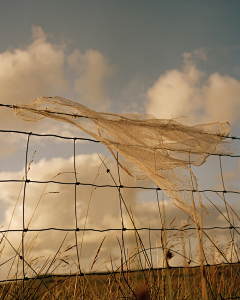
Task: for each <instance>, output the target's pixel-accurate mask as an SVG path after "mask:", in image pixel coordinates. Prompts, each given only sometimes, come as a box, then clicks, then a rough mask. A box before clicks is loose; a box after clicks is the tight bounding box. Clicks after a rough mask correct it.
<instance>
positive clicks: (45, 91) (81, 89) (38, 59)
mask: <svg viewBox="0 0 240 300" xmlns="http://www.w3.org/2000/svg"><path fill="white" fill-rule="evenodd" d="M32 39H33V40H32V43H30V44H29V45H28V46H27V47H25V48H16V49H13V50H6V51H4V52H2V53H0V90H1V95H0V103H3V104H10V105H11V104H26V103H28V102H29V101H31V100H33V99H35V98H36V97H38V96H56V95H60V96H64V97H66V98H69V99H72V98H73V96H74V97H75V96H76V94H77V97H76V99H74V100H75V101H77V100H79V102H81V103H84V104H85V105H93V104H94V109H96V110H98V109H102V108H106V107H107V106H108V105H110V99H109V97H108V95H107V94H108V91H107V80H108V78H109V75H110V74H112V71H113V68H112V67H111V66H110V63H109V62H108V59H107V58H106V57H105V56H103V55H102V54H101V53H100V52H98V51H95V50H91V49H89V50H87V51H86V52H85V53H84V54H81V53H80V52H79V50H77V49H76V50H74V51H73V53H72V54H70V55H68V53H67V52H66V45H64V44H54V43H52V42H51V41H49V40H48V38H47V35H46V33H44V31H43V30H42V28H41V27H39V26H32ZM66 62H68V63H69V67H68V68H66ZM69 71H70V72H69ZM71 84H73V85H75V91H76V93H75V94H74V93H73V91H72V90H71ZM0 125H1V129H8V130H11V129H13V130H23V131H33V132H39V133H49V131H51V132H50V133H57V134H59V133H61V134H62V135H64V134H67V135H71V136H77V135H78V136H80V135H81V133H80V132H79V130H76V129H74V128H73V126H71V125H69V124H61V123H56V122H55V125H53V122H51V121H49V120H45V121H44V122H39V123H34V124H33V123H32V124H31V125H30V124H29V123H27V122H23V121H19V120H18V119H16V118H15V117H14V115H13V112H12V111H11V109H9V108H4V107H1V109H0ZM53 131H54V132H53ZM0 139H1V145H2V146H1V150H0V151H1V153H0V156H1V157H4V156H6V155H8V154H11V153H13V152H15V151H17V149H21V148H22V146H21V143H20V142H21V141H22V140H24V144H23V147H25V138H24V137H23V138H22V139H20V140H19V139H15V138H14V137H13V136H10V135H9V137H8V139H4V138H3V137H2V136H0Z"/></svg>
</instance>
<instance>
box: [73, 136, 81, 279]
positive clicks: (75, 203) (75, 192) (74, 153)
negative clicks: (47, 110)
mask: <svg viewBox="0 0 240 300" xmlns="http://www.w3.org/2000/svg"><path fill="white" fill-rule="evenodd" d="M73 166H74V175H75V185H74V208H75V226H76V230H75V243H76V252H77V262H78V266H77V269H78V274H79V275H80V274H81V267H80V257H79V251H78V237H77V233H78V232H79V228H78V220H77V185H79V182H78V180H77V171H76V139H73Z"/></svg>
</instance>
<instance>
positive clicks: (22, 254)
mask: <svg viewBox="0 0 240 300" xmlns="http://www.w3.org/2000/svg"><path fill="white" fill-rule="evenodd" d="M0 133H5V134H6V133H9V134H10V133H13V134H16V135H26V136H27V144H26V153H25V163H24V167H25V176H24V178H23V179H8V178H6V179H1V180H0V183H4V182H16V183H17V182H18V183H22V184H23V194H22V228H13V229H12V228H11V229H4V230H0V233H1V234H2V240H4V239H5V243H8V244H9V245H11V240H10V238H9V237H8V233H11V232H19V233H21V235H22V237H21V248H18V249H15V248H14V247H13V250H14V251H15V254H14V255H13V256H12V257H10V258H8V259H7V260H6V261H2V262H1V264H0V266H1V267H2V266H4V264H7V263H8V262H9V261H13V260H15V259H16V258H17V259H18V260H20V261H21V262H22V265H21V269H22V277H19V278H16V277H15V278H9V277H8V275H7V274H6V278H5V279H3V280H1V281H0V282H7V281H18V280H23V282H24V281H26V280H28V279H29V278H28V277H27V274H26V273H27V272H26V268H27V269H30V270H31V271H32V274H34V275H35V276H38V275H39V274H40V272H39V271H38V270H34V267H33V266H32V264H31V262H30V261H29V257H27V255H26V237H27V234H28V233H29V232H36V233H37V232H43V231H55V232H73V233H74V239H75V245H74V246H73V248H75V250H76V253H75V257H76V261H77V264H76V266H75V267H76V270H75V272H73V273H72V274H58V276H68V277H69V276H76V274H78V275H80V276H81V275H83V273H84V271H83V269H82V266H81V257H80V252H81V250H82V249H80V247H79V245H80V241H81V236H79V234H83V232H84V233H85V235H87V234H89V233H95V234H97V233H105V232H119V233H120V235H121V240H119V243H120V244H119V249H120V251H121V264H120V266H119V267H117V268H115V269H114V270H111V271H109V273H111V272H112V273H113V272H124V266H125V265H126V263H127V261H128V259H127V254H126V251H127V250H126V244H125V243H126V235H127V233H129V232H133V233H135V235H136V236H137V237H138V240H139V243H140V245H139V248H140V249H141V251H142V252H144V251H151V250H153V249H155V248H159V249H163V248H165V249H163V250H167V251H171V253H174V252H176V254H178V255H180V256H183V255H182V254H181V253H179V252H178V251H175V250H174V249H172V248H171V247H167V246H166V245H165V247H158V246H156V247H155V246H153V245H151V244H150V246H149V247H148V249H147V248H146V247H144V245H143V241H142V239H141V232H142V231H147V232H149V233H150V232H156V233H159V234H161V232H163V231H164V232H173V233H174V232H179V231H181V232H185V231H186V232H190V231H191V230H196V227H195V226H187V227H186V228H184V227H182V228H181V229H179V228H175V227H171V228H167V227H166V226H164V224H163V223H162V224H161V226H159V228H151V227H150V226H148V227H145V226H144V227H136V226H135V223H134V216H133V215H132V214H131V211H129V206H128V205H127V204H126V203H125V201H124V198H123V196H122V192H123V191H124V190H131V189H137V190H141V191H154V192H156V195H157V201H159V199H158V194H159V193H160V192H161V188H160V187H158V186H156V187H153V186H150V187H149V186H140V185H138V186H131V185H125V184H124V185H123V184H122V180H121V172H120V171H119V163H118V155H117V154H116V159H117V164H116V170H117V171H116V170H115V171H116V174H117V179H116V178H114V176H113V173H112V170H111V169H109V168H108V166H107V164H106V163H105V161H104V160H102V164H103V166H104V167H105V171H106V173H107V174H108V175H109V176H110V177H111V178H112V182H113V184H97V183H96V182H82V181H80V180H79V178H78V173H79V172H80V171H78V170H77V167H76V142H77V141H84V142H87V143H99V141H98V140H94V139H90V138H89V139H88V138H76V137H67V136H60V135H54V134H38V133H33V132H25V131H13V130H0ZM33 136H35V137H37V138H39V139H44V138H45V137H51V138H54V139H65V140H68V141H69V143H72V144H73V145H72V146H73V174H74V180H72V181H67V182H64V181H60V180H55V179H52V180H47V181H46V180H45V181H43V180H32V179H31V178H30V177H28V171H29V169H28V168H29V163H30V161H31V159H30V158H29V146H30V143H31V138H32V137H33ZM227 139H232V140H238V141H239V140H240V138H239V137H233V136H232V137H227ZM210 155H211V156H218V157H219V176H220V178H221V182H222V188H221V189H217V190H216V189H201V188H199V190H196V189H195V188H194V185H193V187H192V188H191V189H188V192H190V193H192V194H193V195H194V194H196V193H198V192H199V193H200V194H204V193H206V192H209V193H214V194H217V195H218V196H219V195H221V198H222V199H223V200H224V201H225V195H226V194H233V195H234V194H235V195H239V194H240V192H239V191H237V190H234V189H232V190H231V189H226V188H225V184H224V172H223V168H222V160H224V159H225V157H230V158H231V159H237V158H239V157H240V155H233V154H216V153H214V154H210ZM49 167H50V168H51V166H49ZM50 183H51V184H56V185H63V186H66V185H67V186H73V187H74V193H73V199H72V200H71V202H70V203H69V205H71V206H74V211H73V216H72V217H73V218H74V223H75V226H74V227H72V228H60V227H51V228H44V227H43V228H34V229H33V228H31V226H28V225H27V221H26V211H27V203H26V195H27V193H28V187H29V185H31V184H36V185H46V184H50ZM81 186H89V187H92V188H98V189H101V188H105V189H106V188H107V189H115V190H116V191H117V193H118V195H119V210H120V220H119V224H120V226H119V227H117V228H102V229H100V228H88V227H84V226H79V220H78V217H77V215H78V209H79V207H78V205H77V202H78V187H81ZM158 203H159V202H158ZM123 210H124V211H125V212H127V214H126V213H123ZM147 213H148V212H147V211H146V214H147ZM160 214H161V211H160ZM127 215H128V218H130V221H128V222H127V221H126V216H127ZM117 222H118V221H116V223H117ZM129 222H130V223H129ZM127 224H131V226H130V225H129V226H128V225H127ZM202 229H203V230H204V232H208V231H211V230H222V231H225V230H228V231H229V232H230V234H233V232H234V230H235V231H236V230H238V229H240V227H238V226H235V225H234V224H231V223H229V226H218V225H216V226H211V227H209V226H208V227H203V228H202ZM64 241H65V240H64ZM103 241H104V239H103ZM141 243H142V244H141ZM62 244H63V242H62ZM62 244H60V245H59V246H60V247H59V249H58V250H57V251H56V255H58V254H59V252H60V250H61V247H62ZM100 248H101V245H100V247H99V249H100ZM139 248H138V249H139ZM109 252H111V251H110V250H109ZM138 254H139V250H138ZM143 254H144V253H143ZM146 257H148V256H146ZM96 259H97V257H96ZM147 260H148V258H147ZM52 261H54V258H53V260H52ZM220 264H221V263H220ZM50 265H51V264H50ZM205 265H206V266H208V267H209V266H211V263H209V261H208V260H207V259H206V260H205ZM214 265H215V266H216V265H217V264H214ZM198 266H199V265H198V263H197V262H195V263H194V264H192V265H189V267H192V268H194V267H198ZM180 267H184V266H183V265H182V266H180ZM19 268H20V266H19ZM49 268H50V267H49ZM149 268H156V265H155V266H154V264H153V263H152V261H151V260H149V261H148V262H147V266H145V267H143V268H142V269H141V268H140V269H138V270H137V271H141V270H143V271H144V270H146V269H149ZM158 269H161V268H158ZM135 271H136V270H134V269H131V270H130V269H129V270H128V272H135ZM53 274H54V270H53V271H52V270H51V272H48V274H47V273H46V275H45V278H46V277H48V276H49V277H50V276H52V275H53ZM86 274H87V275H91V274H96V272H88V273H86V272H85V273H84V275H86ZM98 274H106V272H98Z"/></svg>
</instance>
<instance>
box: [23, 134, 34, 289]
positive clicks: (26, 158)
mask: <svg viewBox="0 0 240 300" xmlns="http://www.w3.org/2000/svg"><path fill="white" fill-rule="evenodd" d="M31 134H32V132H30V133H29V134H28V139H27V147H26V157H25V182H24V189H23V210H22V213H23V220H22V222H23V229H22V269H23V270H22V272H23V287H24V280H25V279H26V278H25V263H24V262H25V257H24V236H25V233H26V232H27V228H25V199H26V185H27V182H28V178H27V173H28V148H29V141H30V136H31Z"/></svg>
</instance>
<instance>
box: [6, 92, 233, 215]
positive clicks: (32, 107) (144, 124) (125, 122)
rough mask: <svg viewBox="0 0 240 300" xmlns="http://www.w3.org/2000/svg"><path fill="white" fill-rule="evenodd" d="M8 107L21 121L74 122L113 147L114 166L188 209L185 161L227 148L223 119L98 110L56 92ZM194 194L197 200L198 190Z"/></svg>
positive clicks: (197, 160) (197, 161)
mask: <svg viewBox="0 0 240 300" xmlns="http://www.w3.org/2000/svg"><path fill="white" fill-rule="evenodd" d="M12 108H13V111H14V113H15V115H16V116H18V117H20V118H21V119H22V120H26V121H30V122H36V121H39V120H41V119H43V118H44V117H50V118H53V119H55V120H58V121H62V122H67V123H71V124H73V125H74V126H76V127H78V128H79V129H81V130H82V131H84V132H86V133H87V134H89V135H90V136H92V137H94V138H95V139H97V140H98V141H100V142H101V143H102V144H104V145H106V146H107V147H108V149H109V150H110V152H111V153H112V154H113V156H114V157H115V158H116V156H115V154H114V152H113V150H115V151H117V152H118V153H119V154H121V155H122V156H123V157H124V158H125V160H123V161H120V162H119V165H120V166H121V167H122V168H123V169H124V170H125V171H126V172H127V173H128V174H129V175H131V176H133V177H134V178H135V179H146V178H148V177H149V178H151V179H152V180H153V181H154V182H155V183H156V184H157V185H158V186H159V187H160V188H161V189H162V190H163V191H164V192H165V193H166V194H167V196H168V197H169V198H170V199H171V200H172V201H173V203H174V204H176V205H177V206H178V207H180V208H181V209H183V210H185V211H187V212H188V213H190V214H192V207H191V205H190V197H191V194H190V192H189V191H190V190H192V189H194V188H195V189H196V190H197V191H198V186H197V180H196V177H195V176H194V174H193V173H192V171H191V169H190V167H189V165H191V164H192V165H195V166H200V165H201V164H202V163H203V162H204V161H205V160H206V158H207V157H208V156H209V155H210V154H213V153H216V154H219V155H221V154H229V153H230V144H229V143H227V142H226V141H224V140H225V139H226V137H227V136H228V135H229V133H230V130H231V127H230V125H229V124H228V123H219V122H216V123H210V124H201V125H195V126H187V125H183V124H181V123H179V122H178V121H177V120H176V119H169V120H167V119H156V118H155V117H153V116H152V115H147V114H116V113H98V112H95V111H94V110H92V109H90V108H87V107H86V106H84V105H82V104H79V103H76V102H72V101H70V100H67V99H64V98H61V97H39V98H36V99H35V100H33V101H31V102H30V103H29V104H27V105H13V107H12ZM191 178H192V179H193V182H194V185H195V187H193V186H192V183H191ZM198 197H199V199H198V200H199V203H200V205H201V195H200V193H199V192H198ZM205 212H206V211H205Z"/></svg>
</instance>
